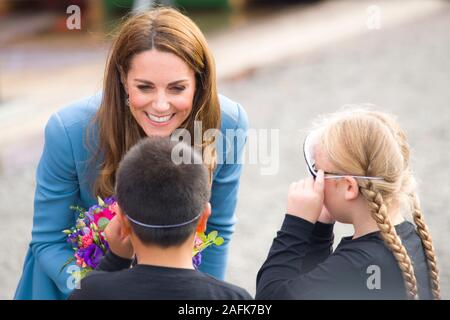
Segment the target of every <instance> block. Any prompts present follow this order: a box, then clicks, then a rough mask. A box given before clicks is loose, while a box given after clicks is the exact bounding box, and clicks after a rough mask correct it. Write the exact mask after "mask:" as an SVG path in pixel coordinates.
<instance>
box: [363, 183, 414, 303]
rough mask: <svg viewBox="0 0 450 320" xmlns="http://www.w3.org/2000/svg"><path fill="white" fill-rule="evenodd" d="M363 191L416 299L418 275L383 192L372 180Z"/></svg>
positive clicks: (408, 288)
mask: <svg viewBox="0 0 450 320" xmlns="http://www.w3.org/2000/svg"><path fill="white" fill-rule="evenodd" d="M361 193H362V194H363V195H364V196H365V198H366V199H367V200H368V203H369V206H370V209H371V210H370V211H371V214H372V218H373V219H374V220H375V222H376V223H377V225H378V228H379V229H380V235H381V238H382V239H383V241H384V243H385V244H386V245H387V247H388V248H389V249H390V250H391V252H392V253H393V254H394V257H395V259H396V260H397V263H398V266H399V267H400V270H401V271H402V275H403V280H404V281H405V286H406V289H407V291H408V295H409V297H410V298H411V299H415V300H416V299H418V294H417V283H416V276H415V275H414V269H413V266H412V263H411V259H410V258H409V256H408V253H407V252H406V249H405V247H404V246H403V244H402V242H401V240H400V237H399V236H398V235H397V232H396V231H395V228H394V227H393V226H392V223H391V221H390V220H389V217H388V213H387V207H386V205H385V204H384V200H383V197H382V195H381V193H380V192H378V191H377V190H376V188H375V186H374V185H373V183H372V182H371V181H369V182H368V184H367V186H366V187H363V186H361Z"/></svg>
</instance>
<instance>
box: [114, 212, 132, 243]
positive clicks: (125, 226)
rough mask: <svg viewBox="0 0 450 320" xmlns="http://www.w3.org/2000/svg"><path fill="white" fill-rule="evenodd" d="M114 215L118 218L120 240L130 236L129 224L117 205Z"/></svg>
mask: <svg viewBox="0 0 450 320" xmlns="http://www.w3.org/2000/svg"><path fill="white" fill-rule="evenodd" d="M116 214H117V216H118V218H119V221H120V225H121V228H120V236H121V237H122V238H125V237H127V236H129V235H130V234H131V226H130V222H129V221H128V219H127V217H126V216H125V214H124V213H123V211H122V209H121V208H120V206H119V205H117V213H116Z"/></svg>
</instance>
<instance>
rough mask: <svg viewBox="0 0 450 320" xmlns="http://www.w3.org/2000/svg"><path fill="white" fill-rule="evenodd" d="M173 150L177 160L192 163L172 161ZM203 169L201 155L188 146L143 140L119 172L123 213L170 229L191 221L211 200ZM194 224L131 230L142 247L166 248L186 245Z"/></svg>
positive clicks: (122, 163) (130, 152) (134, 147)
mask: <svg viewBox="0 0 450 320" xmlns="http://www.w3.org/2000/svg"><path fill="white" fill-rule="evenodd" d="M175 145H177V149H176V156H179V155H180V154H182V155H183V159H190V160H191V161H190V163H188V164H186V163H181V164H176V163H175V162H174V161H173V160H172V149H173V148H174V147H175ZM185 162H186V161H185ZM199 163H200V164H199ZM201 163H202V157H201V155H200V154H198V153H197V152H195V151H194V149H193V148H192V147H190V146H189V145H187V144H186V143H183V142H174V141H170V140H169V138H160V137H149V138H144V139H142V140H141V141H140V142H139V143H137V144H136V145H135V146H133V147H132V148H131V149H130V150H129V151H128V152H127V154H126V155H125V157H124V158H123V160H122V161H121V162H120V165H119V169H118V170H117V174H116V197H117V202H118V204H119V206H120V207H121V209H122V211H123V213H124V214H126V215H128V216H129V217H130V218H131V219H133V220H136V221H138V222H140V223H144V224H149V225H174V224H180V223H183V222H186V221H189V220H192V219H194V218H195V217H196V216H197V215H199V214H200V213H201V212H203V210H204V208H205V204H206V203H207V202H208V201H209V197H210V187H209V182H208V180H209V179H208V171H207V169H206V167H205V166H204V165H203V164H201ZM198 221H199V219H195V220H194V221H193V222H192V223H189V224H187V225H184V226H180V227H173V228H149V227H144V226H140V225H138V224H136V223H134V222H132V221H130V224H131V226H132V229H133V231H134V233H135V234H136V236H137V237H138V238H139V239H140V240H141V241H142V242H143V243H145V244H156V245H158V246H161V247H169V246H176V245H180V244H182V243H183V242H184V241H186V240H187V239H188V238H189V236H191V235H192V234H193V232H194V231H195V229H196V226H197V223H198Z"/></svg>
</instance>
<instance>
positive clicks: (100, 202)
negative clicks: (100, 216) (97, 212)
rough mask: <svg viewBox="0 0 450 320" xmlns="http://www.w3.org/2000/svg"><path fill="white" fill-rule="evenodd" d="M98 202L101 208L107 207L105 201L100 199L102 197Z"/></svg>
mask: <svg viewBox="0 0 450 320" xmlns="http://www.w3.org/2000/svg"><path fill="white" fill-rule="evenodd" d="M97 200H98V204H99V205H100V206H102V207H104V206H105V202H104V201H103V199H102V198H100V197H97Z"/></svg>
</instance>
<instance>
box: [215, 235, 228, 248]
mask: <svg viewBox="0 0 450 320" xmlns="http://www.w3.org/2000/svg"><path fill="white" fill-rule="evenodd" d="M224 242H225V240H224V239H223V238H222V237H217V238H216V239H214V244H215V245H216V246H221V245H222V244H223V243H224Z"/></svg>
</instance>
